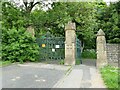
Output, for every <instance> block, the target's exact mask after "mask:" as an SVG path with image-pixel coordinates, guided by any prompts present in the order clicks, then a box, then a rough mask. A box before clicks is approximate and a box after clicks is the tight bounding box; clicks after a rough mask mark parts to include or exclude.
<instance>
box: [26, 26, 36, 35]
mask: <svg viewBox="0 0 120 90" xmlns="http://www.w3.org/2000/svg"><path fill="white" fill-rule="evenodd" d="M27 32H28V33H30V34H31V35H32V36H33V37H34V36H35V32H34V27H33V26H31V25H30V26H28V27H27Z"/></svg>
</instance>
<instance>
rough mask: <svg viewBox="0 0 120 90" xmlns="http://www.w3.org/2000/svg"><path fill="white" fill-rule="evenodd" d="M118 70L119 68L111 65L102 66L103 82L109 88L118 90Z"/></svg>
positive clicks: (119, 76) (119, 75)
mask: <svg viewBox="0 0 120 90" xmlns="http://www.w3.org/2000/svg"><path fill="white" fill-rule="evenodd" d="M119 70H120V68H117V67H112V66H105V67H104V68H101V74H102V77H103V80H104V83H105V85H106V86H107V87H108V88H109V89H110V90H119V89H118V86H119V85H118V80H119V79H118V78H120V73H118V72H119ZM119 83H120V81H119Z"/></svg>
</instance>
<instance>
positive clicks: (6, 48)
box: [2, 28, 39, 63]
mask: <svg viewBox="0 0 120 90" xmlns="http://www.w3.org/2000/svg"><path fill="white" fill-rule="evenodd" d="M38 55H39V46H38V45H37V44H36V42H35V37H32V36H31V35H30V34H28V33H27V32H26V31H25V29H24V28H20V29H19V30H17V29H16V28H12V29H9V30H6V29H5V28H2V60H3V61H7V60H8V61H11V62H20V63H23V62H25V61H36V60H37V56H38Z"/></svg>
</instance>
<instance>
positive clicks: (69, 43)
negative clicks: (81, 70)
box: [64, 22, 76, 65]
mask: <svg viewBox="0 0 120 90" xmlns="http://www.w3.org/2000/svg"><path fill="white" fill-rule="evenodd" d="M75 30H76V26H75V23H72V22H68V24H67V25H66V26H65V63H64V64H65V65H75V46H76V45H75V37H76V33H75Z"/></svg>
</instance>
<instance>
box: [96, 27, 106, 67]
mask: <svg viewBox="0 0 120 90" xmlns="http://www.w3.org/2000/svg"><path fill="white" fill-rule="evenodd" d="M96 43H97V62H96V65H97V68H101V67H103V66H105V65H107V64H108V62H107V52H106V39H105V33H104V32H103V31H102V29H100V30H99V31H98V33H97V42H96Z"/></svg>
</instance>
